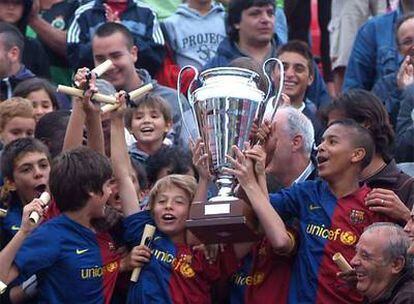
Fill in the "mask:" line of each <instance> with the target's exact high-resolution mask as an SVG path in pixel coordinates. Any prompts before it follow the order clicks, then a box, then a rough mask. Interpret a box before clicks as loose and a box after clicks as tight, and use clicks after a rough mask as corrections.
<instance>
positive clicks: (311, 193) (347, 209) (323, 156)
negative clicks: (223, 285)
mask: <svg viewBox="0 0 414 304" xmlns="http://www.w3.org/2000/svg"><path fill="white" fill-rule="evenodd" d="M373 147H374V143H373V139H372V138H371V135H370V133H369V131H368V130H366V129H364V128H363V127H361V126H359V125H358V124H356V123H355V122H354V121H352V120H344V121H337V122H334V123H333V124H331V125H330V126H329V128H328V129H327V130H326V131H325V133H324V135H323V138H322V143H321V144H320V145H319V146H318V155H317V159H318V170H319V175H320V177H321V178H322V179H323V180H320V181H307V182H303V183H297V184H295V185H293V186H292V187H291V188H289V189H286V190H282V191H281V192H279V193H275V194H271V195H270V202H271V203H269V200H268V199H267V198H266V199H262V200H258V199H257V193H259V192H258V190H257V189H259V188H258V185H257V183H256V182H254V178H251V176H252V174H253V173H252V170H251V169H248V168H249V167H248V165H250V166H251V165H252V164H251V163H250V162H249V161H248V159H249V158H250V159H255V156H254V153H253V152H251V151H248V152H247V153H246V155H247V160H246V157H245V156H244V155H243V154H241V153H240V151H238V152H237V160H234V159H233V160H232V162H233V164H234V165H235V169H234V170H230V171H231V172H232V173H234V174H236V175H237V177H238V178H239V181H240V183H241V185H242V187H243V189H244V190H245V192H246V194H247V196H248V197H249V198H250V200H251V203H252V206H253V209H254V210H255V212H256V214H257V216H258V217H259V220H260V222H261V224H262V226H263V228H264V229H265V232H266V235H267V237H268V238H269V240H270V241H271V242H272V244H273V246H274V247H275V248H278V247H281V248H283V247H285V246H286V245H288V244H289V242H290V240H289V238H288V237H287V231H286V229H285V228H284V226H283V225H281V223H280V221H279V215H280V216H281V217H282V218H283V219H285V220H286V219H290V218H297V219H298V220H299V248H298V253H297V255H296V260H295V263H294V266H293V270H292V278H291V281H290V289H289V297H288V303H358V302H361V301H362V297H361V295H359V294H358V293H356V291H355V290H353V289H352V288H351V287H350V286H348V285H347V284H346V283H345V282H344V281H342V280H340V279H339V278H338V277H337V276H336V274H337V273H338V272H339V268H338V267H337V266H336V265H335V264H334V262H333V261H332V256H333V255H334V254H335V253H336V252H341V253H342V254H343V255H344V257H345V258H346V259H348V260H350V259H351V258H352V257H353V255H354V245H355V244H356V242H357V241H358V238H359V236H360V235H361V234H362V232H363V230H364V228H365V227H367V226H369V225H370V224H371V223H373V222H377V221H387V219H386V218H384V217H383V216H381V215H379V214H376V213H374V212H372V211H370V210H369V209H368V208H367V207H366V206H365V202H364V198H365V196H366V195H367V194H368V192H369V191H370V189H369V188H368V187H366V186H362V187H360V185H359V174H360V172H361V170H362V169H363V168H364V167H365V166H366V165H367V164H369V162H370V159H371V158H372V154H373V149H374V148H373ZM236 151H237V149H236ZM272 207H273V208H274V209H275V210H276V211H277V214H275V212H274V210H273V208H272Z"/></svg>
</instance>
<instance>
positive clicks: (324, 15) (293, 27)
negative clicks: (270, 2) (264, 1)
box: [285, 0, 332, 82]
mask: <svg viewBox="0 0 414 304" xmlns="http://www.w3.org/2000/svg"><path fill="white" fill-rule="evenodd" d="M331 2H332V0H318V4H317V6H318V23H319V28H320V33H321V43H320V46H319V49H320V53H321V61H322V69H323V77H324V79H325V81H326V82H329V81H331V78H332V75H331V60H330V58H329V33H328V23H329V21H330V20H331ZM285 13H286V17H287V21H288V26H289V40H295V39H299V40H302V41H304V42H306V43H307V44H309V45H311V44H312V43H311V42H310V41H309V38H310V35H309V28H310V25H311V19H312V10H311V0H300V1H294V0H290V1H286V3H285Z"/></svg>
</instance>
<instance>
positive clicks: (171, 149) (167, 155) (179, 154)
mask: <svg viewBox="0 0 414 304" xmlns="http://www.w3.org/2000/svg"><path fill="white" fill-rule="evenodd" d="M168 167H169V168H171V173H170V174H186V173H187V172H188V171H189V170H190V169H193V170H194V172H197V170H196V169H195V168H194V167H193V161H192V159H191V154H190V153H189V151H185V150H184V149H182V148H180V147H177V146H166V147H162V148H161V149H160V150H159V151H157V152H156V153H155V154H153V155H151V156H150V157H149V158H148V161H147V177H148V182H149V184H150V185H154V184H155V182H156V181H157V177H158V174H159V173H160V172H161V170H162V169H164V168H168Z"/></svg>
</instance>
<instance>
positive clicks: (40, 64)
mask: <svg viewBox="0 0 414 304" xmlns="http://www.w3.org/2000/svg"><path fill="white" fill-rule="evenodd" d="M32 4H33V2H32V0H1V1H0V21H2V22H7V23H9V24H12V25H14V26H16V27H17V28H18V29H19V31H20V32H21V33H22V35H23V37H24V50H23V52H22V61H23V63H24V64H25V65H26V66H27V67H28V68H29V69H30V70H31V71H32V72H33V73H34V74H35V75H36V76H39V77H42V78H46V79H49V78H50V71H49V59H48V56H47V55H46V52H45V50H44V48H43V46H42V44H41V43H40V42H39V41H38V40H37V39H33V38H29V37H26V36H25V33H26V27H27V24H28V20H29V14H30V11H31V9H32ZM34 54H35V55H34Z"/></svg>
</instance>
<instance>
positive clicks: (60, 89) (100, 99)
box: [57, 84, 117, 104]
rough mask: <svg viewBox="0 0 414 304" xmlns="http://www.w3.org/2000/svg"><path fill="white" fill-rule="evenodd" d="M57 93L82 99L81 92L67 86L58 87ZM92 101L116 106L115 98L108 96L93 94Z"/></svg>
mask: <svg viewBox="0 0 414 304" xmlns="http://www.w3.org/2000/svg"><path fill="white" fill-rule="evenodd" d="M57 91H58V92H59V93H63V94H67V95H70V96H76V97H80V98H82V97H83V91H82V90H80V89H77V88H72V87H68V86H64V85H61V84H60V85H58V87H57ZM91 99H92V100H93V101H98V102H100V103H108V104H116V103H117V101H116V98H115V96H108V95H104V94H99V93H96V94H93V95H92V98H91Z"/></svg>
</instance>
